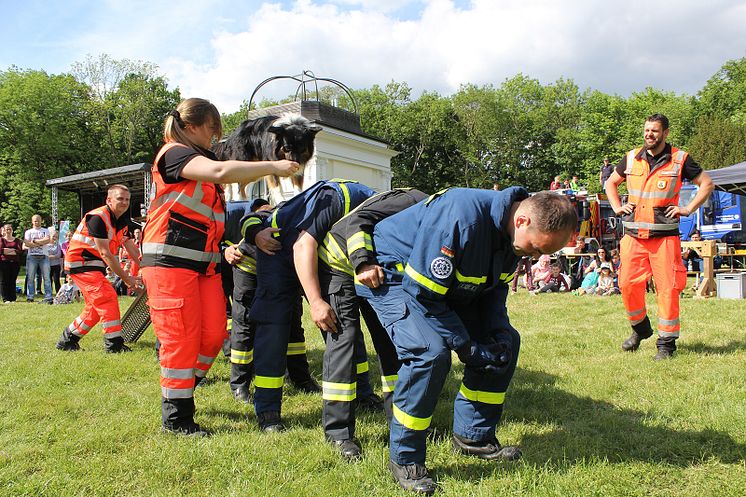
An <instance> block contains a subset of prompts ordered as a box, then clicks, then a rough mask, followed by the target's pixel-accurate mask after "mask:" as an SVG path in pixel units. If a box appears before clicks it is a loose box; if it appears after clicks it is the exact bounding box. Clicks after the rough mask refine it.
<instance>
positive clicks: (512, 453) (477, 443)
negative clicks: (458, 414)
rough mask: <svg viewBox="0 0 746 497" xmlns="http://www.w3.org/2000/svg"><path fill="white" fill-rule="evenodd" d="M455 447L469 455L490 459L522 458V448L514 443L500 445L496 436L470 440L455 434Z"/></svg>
mask: <svg viewBox="0 0 746 497" xmlns="http://www.w3.org/2000/svg"><path fill="white" fill-rule="evenodd" d="M453 448H454V449H456V451H458V452H461V453H462V454H466V455H469V456H476V457H478V458H480V459H486V460H488V461H494V460H498V459H499V460H503V461H516V460H518V459H520V458H521V449H519V448H518V447H516V446H514V445H506V446H505V447H503V446H501V445H500V442H498V441H497V438H495V437H494V436H493V437H492V438H490V439H487V440H470V439H468V438H464V437H460V436H458V435H456V434H455V433H454V434H453Z"/></svg>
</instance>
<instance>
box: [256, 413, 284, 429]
mask: <svg viewBox="0 0 746 497" xmlns="http://www.w3.org/2000/svg"><path fill="white" fill-rule="evenodd" d="M256 422H257V423H258V424H259V430H261V431H263V432H265V433H279V432H281V431H285V425H284V424H283V422H282V419H281V418H280V413H279V411H267V412H263V413H261V414H257V415H256Z"/></svg>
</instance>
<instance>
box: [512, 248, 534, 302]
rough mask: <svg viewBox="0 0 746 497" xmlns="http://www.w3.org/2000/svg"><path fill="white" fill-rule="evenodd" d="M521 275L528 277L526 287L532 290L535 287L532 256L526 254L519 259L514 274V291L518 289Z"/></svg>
mask: <svg viewBox="0 0 746 497" xmlns="http://www.w3.org/2000/svg"><path fill="white" fill-rule="evenodd" d="M521 276H525V278H526V285H525V286H526V289H527V290H531V289H532V288H533V287H534V282H533V278H532V277H531V257H529V256H527V255H524V256H523V257H521V260H519V261H518V266H516V268H515V275H513V293H516V292H517V291H518V279H519V278H520V277H521Z"/></svg>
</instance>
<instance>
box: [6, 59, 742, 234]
mask: <svg viewBox="0 0 746 497" xmlns="http://www.w3.org/2000/svg"><path fill="white" fill-rule="evenodd" d="M353 94H354V96H355V99H356V102H357V108H358V111H359V113H360V115H361V121H362V125H363V129H364V130H365V131H366V132H367V133H369V134H372V135H375V136H378V137H380V138H382V139H384V140H385V141H387V142H389V143H390V144H391V146H392V147H393V148H395V149H396V150H398V151H399V152H400V154H399V155H398V156H397V157H395V158H394V159H393V161H392V169H393V173H394V180H393V182H394V186H414V187H418V188H420V189H422V190H424V191H437V190H439V189H441V188H444V187H448V186H469V187H476V188H486V187H490V186H491V185H492V183H493V182H494V181H498V182H499V183H500V184H501V185H503V186H508V185H517V184H520V185H525V186H527V187H528V188H529V189H531V190H540V189H544V188H547V186H548V185H549V182H550V180H551V179H552V178H553V177H554V176H555V175H558V174H559V175H564V176H569V175H572V174H577V175H578V176H579V177H580V178H581V182H584V183H586V184H587V185H588V187H589V188H590V189H591V191H596V190H598V188H599V185H598V171H599V167H600V164H601V161H602V159H603V158H604V157H605V156H608V157H610V158H611V160H612V161H616V160H618V159H619V158H620V157H621V155H622V154H623V153H624V152H625V151H627V150H629V149H630V148H632V147H635V146H639V144H640V143H641V133H642V123H643V120H644V118H645V116H647V115H649V114H651V113H654V112H662V113H664V114H666V115H668V117H669V118H670V119H671V123H672V128H671V134H670V136H669V141H670V142H672V143H673V144H675V145H677V146H680V147H683V148H685V149H687V150H688V151H690V152H691V154H692V155H693V157H694V158H695V159H696V160H697V161H699V162H700V164H701V165H702V166H703V167H705V168H707V169H712V168H718V167H723V166H728V165H731V164H734V163H737V162H740V161H743V160H746V58H743V59H740V60H734V61H729V62H726V63H725V64H724V65H723V66H722V68H721V69H720V70H719V71H718V72H717V73H716V74H714V75H713V76H712V78H710V80H709V81H708V82H707V84H706V85H705V87H704V88H702V90H701V91H700V92H698V94H697V95H696V96H689V95H684V94H675V93H671V92H663V91H660V90H656V89H654V88H648V89H646V90H645V91H644V92H640V93H634V94H632V95H630V96H629V97H621V96H618V95H608V94H605V93H603V92H600V91H596V90H590V89H586V90H582V89H580V88H578V86H577V85H576V84H575V83H574V82H573V81H572V80H569V79H560V80H558V81H556V82H554V83H550V84H541V83H540V82H539V81H538V80H536V79H532V78H530V77H527V76H524V75H521V74H519V75H517V76H515V77H513V78H511V79H508V80H506V81H504V82H502V83H501V84H499V85H487V86H474V85H467V86H464V87H462V88H461V89H460V90H459V91H458V92H456V93H455V94H453V95H451V96H442V95H439V94H437V93H432V92H425V93H423V94H421V95H419V96H417V95H413V94H412V90H411V88H410V87H409V86H407V84H406V83H397V82H392V83H390V84H388V85H386V87H385V88H381V87H379V86H374V87H372V88H370V89H361V90H355V91H353ZM198 96H204V97H206V98H209V95H198ZM321 98H322V100H327V101H332V100H334V101H336V102H338V103H339V105H341V106H343V107H345V108H352V104H351V102H349V101H347V97H346V95H345V94H344V93H342V92H338V91H335V89H333V88H324V89H322V95H321ZM180 99H181V94H180V92H179V89H178V88H176V89H174V90H169V89H168V85H167V81H166V80H165V79H164V78H163V76H161V75H159V74H158V73H157V67H156V66H154V65H152V64H149V63H146V62H141V61H130V60H113V59H111V58H110V57H108V56H106V55H102V56H100V57H98V58H92V57H89V58H88V59H86V60H85V61H84V62H81V63H77V64H75V65H74V66H73V68H72V70H71V73H70V74H62V75H50V74H47V73H45V72H43V71H26V70H21V69H18V68H15V67H12V68H10V69H8V70H7V71H5V72H0V219H2V220H7V221H10V222H13V223H16V224H18V223H20V224H21V225H23V226H25V225H26V224H28V219H29V218H30V216H31V214H32V213H34V212H44V213H48V212H49V211H50V209H51V205H50V204H51V201H50V195H49V192H48V190H46V188H45V187H44V181H45V180H46V179H48V178H54V177H59V176H64V175H69V174H74V173H80V172H87V171H93V170H97V169H103V168H108V167H115V166H121V165H125V164H131V163H137V162H148V161H150V160H152V157H153V156H154V154H155V152H156V150H157V149H158V147H159V146H160V144H161V126H162V121H163V116H164V115H165V114H166V112H168V111H169V110H170V109H172V108H174V106H175V105H176V104H177V103H178V101H179V100H180ZM273 103H275V102H270V101H264V102H262V104H260V105H261V106H266V105H271V104H273ZM222 110H226V109H222ZM245 116H246V103H244V105H243V106H242V107H241V109H239V110H238V111H236V112H235V113H232V114H226V115H224V125H225V128H226V131H230V130H231V129H233V128H234V127H235V126H237V125H238V123H239V122H240V121H241V120H242V119H244V117H245ZM77 209H78V207H77V198H75V197H74V196H72V197H71V196H67V197H66V196H61V199H60V213H61V215H62V216H65V217H71V218H75V217H77V213H78V210H77Z"/></svg>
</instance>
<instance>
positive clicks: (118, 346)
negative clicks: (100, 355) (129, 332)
mask: <svg viewBox="0 0 746 497" xmlns="http://www.w3.org/2000/svg"><path fill="white" fill-rule="evenodd" d="M104 351H105V352H106V353H107V354H121V353H123V352H132V349H131V348H129V347H127V346H126V345H125V344H124V338H122V337H114V338H107V337H106V336H104Z"/></svg>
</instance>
